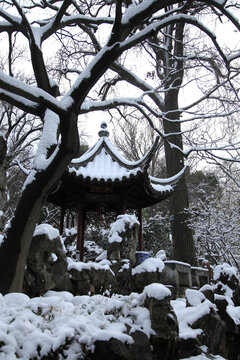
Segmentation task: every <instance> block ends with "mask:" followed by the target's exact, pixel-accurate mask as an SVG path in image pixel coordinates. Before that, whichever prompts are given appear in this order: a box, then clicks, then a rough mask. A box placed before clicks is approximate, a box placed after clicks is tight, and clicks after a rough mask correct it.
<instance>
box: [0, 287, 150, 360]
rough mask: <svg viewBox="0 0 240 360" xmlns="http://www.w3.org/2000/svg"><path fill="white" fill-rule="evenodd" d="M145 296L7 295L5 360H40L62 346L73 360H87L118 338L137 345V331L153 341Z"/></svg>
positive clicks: (1, 318) (3, 307) (2, 301)
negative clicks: (102, 342) (96, 346)
mask: <svg viewBox="0 0 240 360" xmlns="http://www.w3.org/2000/svg"><path fill="white" fill-rule="evenodd" d="M149 291H150V290H149ZM151 292H153V290H151V291H150V293H151ZM144 296H145V295H143V294H136V293H132V294H130V295H129V296H122V295H113V296H112V297H111V298H109V297H106V296H102V295H94V296H91V297H90V296H73V295H72V294H70V293H68V292H66V291H62V292H55V291H49V292H47V293H46V295H45V296H43V297H36V298H32V299H30V298H29V297H28V296H27V295H24V294H20V293H10V294H7V295H5V296H2V295H1V296H0V341H1V353H0V359H1V360H12V359H15V358H20V359H21V360H29V359H31V358H36V359H39V358H42V357H43V356H47V355H48V353H50V352H51V351H53V352H54V351H58V350H61V347H62V346H63V348H62V351H63V353H64V356H65V357H66V358H67V359H71V360H74V359H81V358H83V357H84V355H85V354H86V352H89V351H94V343H95V342H96V340H105V341H108V340H110V339H111V338H113V337H114V338H116V339H119V340H120V341H122V342H126V343H128V344H132V343H133V339H132V337H131V333H133V332H135V331H136V330H139V331H142V332H144V333H145V334H146V335H147V336H148V337H150V335H151V334H153V333H154V332H153V330H152V329H151V321H150V313H149V311H148V309H147V308H145V307H143V306H142V303H143V300H144V299H143V298H144ZM127 326H128V327H130V328H131V331H130V335H128V334H126V333H125V332H126V330H127ZM66 343H67V344H66Z"/></svg>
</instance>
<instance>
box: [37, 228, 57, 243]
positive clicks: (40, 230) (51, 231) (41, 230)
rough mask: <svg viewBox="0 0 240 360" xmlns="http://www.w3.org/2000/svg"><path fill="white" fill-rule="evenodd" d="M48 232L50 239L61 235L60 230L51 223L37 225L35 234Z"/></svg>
mask: <svg viewBox="0 0 240 360" xmlns="http://www.w3.org/2000/svg"><path fill="white" fill-rule="evenodd" d="M44 234H46V235H47V236H48V238H49V240H53V239H56V238H57V237H58V236H59V231H58V230H57V229H55V228H54V227H53V226H52V225H49V224H40V225H37V226H36V229H35V231H34V234H33V236H37V235H44Z"/></svg>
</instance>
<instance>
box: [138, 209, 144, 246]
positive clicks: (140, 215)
mask: <svg viewBox="0 0 240 360" xmlns="http://www.w3.org/2000/svg"><path fill="white" fill-rule="evenodd" d="M138 221H139V235H138V251H143V234H142V209H138Z"/></svg>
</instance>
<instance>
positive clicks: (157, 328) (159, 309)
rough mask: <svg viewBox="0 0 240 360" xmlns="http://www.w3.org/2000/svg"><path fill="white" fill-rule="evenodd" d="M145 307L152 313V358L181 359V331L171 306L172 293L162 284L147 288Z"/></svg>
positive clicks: (163, 359)
mask: <svg viewBox="0 0 240 360" xmlns="http://www.w3.org/2000/svg"><path fill="white" fill-rule="evenodd" d="M143 294H146V299H145V303H144V305H145V306H146V307H147V308H148V309H149V311H150V318H151V327H152V329H153V330H154V332H155V333H154V334H152V335H151V339H150V342H151V345H152V356H153V357H152V358H153V359H158V360H177V359H179V335H178V333H179V329H178V322H177V318H176V315H175V313H174V311H173V308H172V306H171V305H170V296H171V292H170V290H169V289H168V288H166V287H165V286H164V285H161V284H152V285H148V286H147V287H145V289H144V291H143Z"/></svg>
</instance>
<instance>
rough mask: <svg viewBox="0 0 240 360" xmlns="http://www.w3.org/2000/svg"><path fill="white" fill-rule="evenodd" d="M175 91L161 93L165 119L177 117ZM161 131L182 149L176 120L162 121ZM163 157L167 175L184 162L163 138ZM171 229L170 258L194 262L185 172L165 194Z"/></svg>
mask: <svg viewBox="0 0 240 360" xmlns="http://www.w3.org/2000/svg"><path fill="white" fill-rule="evenodd" d="M176 109H178V94H177V92H176V91H168V92H167V93H166V97H165V112H168V111H170V113H168V119H175V120H178V119H179V112H177V111H175V112H174V110H176ZM163 127H164V132H165V133H166V134H169V133H173V134H178V135H171V136H169V137H168V140H169V141H170V142H171V143H173V144H175V145H176V146H178V147H179V148H180V149H182V136H181V125H180V123H179V122H177V121H176V122H170V121H167V120H164V121H163ZM165 158H166V166H167V172H168V176H174V175H175V174H176V173H178V172H179V171H180V170H181V169H182V168H183V166H184V157H183V155H182V153H181V152H180V151H179V150H177V149H174V148H171V147H170V146H169V144H168V143H166V142H165ZM169 208H170V219H171V231H172V240H173V253H174V259H176V260H179V261H183V262H187V263H190V264H191V265H196V264H197V260H196V252H195V246H194V241H193V235H192V231H191V229H190V228H189V227H188V224H187V221H188V212H187V211H188V208H189V202H188V191H187V185H186V180H185V176H184V177H183V178H182V180H181V182H180V184H179V185H178V187H177V188H176V190H175V192H174V194H173V195H172V196H170V198H169Z"/></svg>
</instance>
